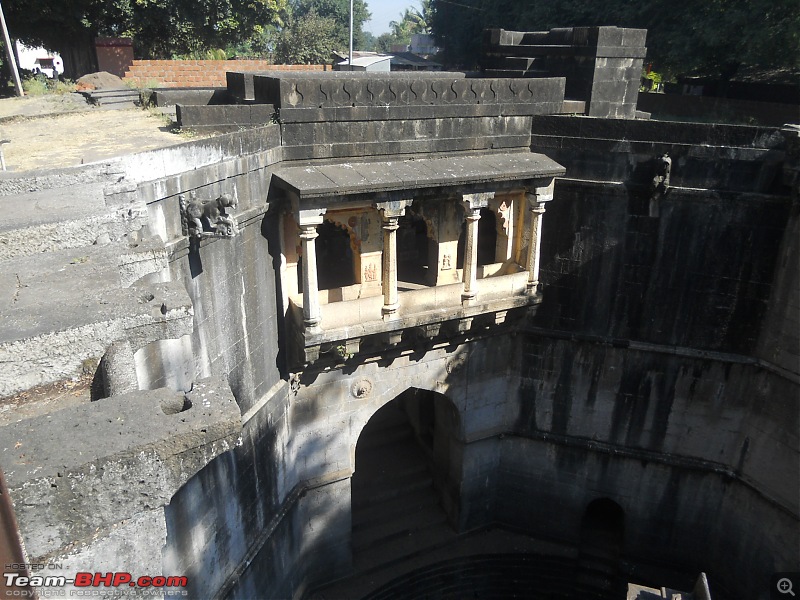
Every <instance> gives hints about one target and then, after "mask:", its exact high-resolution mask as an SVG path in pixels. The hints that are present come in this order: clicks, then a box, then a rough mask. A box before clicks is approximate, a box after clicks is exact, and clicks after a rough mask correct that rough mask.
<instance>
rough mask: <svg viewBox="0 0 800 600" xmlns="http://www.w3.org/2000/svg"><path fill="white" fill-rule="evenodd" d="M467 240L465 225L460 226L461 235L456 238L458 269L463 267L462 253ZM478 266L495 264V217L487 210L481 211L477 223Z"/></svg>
mask: <svg viewBox="0 0 800 600" xmlns="http://www.w3.org/2000/svg"><path fill="white" fill-rule="evenodd" d="M466 240H467V224H466V222H465V223H462V224H461V234H460V235H459V237H458V253H457V258H456V260H457V261H458V267H459V268H461V267H463V266H464V251H465V248H466ZM477 254H478V266H479V267H482V266H484V265H491V264H494V262H495V256H496V254H497V217H495V214H494V213H493V212H492V211H491V210H489V209H488V208H482V209H481V218H480V220H479V221H478V252H477Z"/></svg>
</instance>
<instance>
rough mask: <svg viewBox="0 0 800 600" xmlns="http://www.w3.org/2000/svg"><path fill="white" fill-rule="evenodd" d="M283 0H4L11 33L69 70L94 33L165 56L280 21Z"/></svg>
mask: <svg viewBox="0 0 800 600" xmlns="http://www.w3.org/2000/svg"><path fill="white" fill-rule="evenodd" d="M287 2H288V0H191V1H190V0H166V1H164V0H24V1H23V0H6V2H5V3H4V6H3V8H4V9H5V13H6V19H7V21H8V26H9V30H10V31H11V35H12V36H13V37H15V38H19V39H20V40H22V41H23V42H25V43H26V44H29V45H42V46H45V47H46V48H49V49H51V50H55V51H57V52H59V53H61V54H62V56H63V58H64V63H65V69H67V70H68V71H70V73H69V74H70V75H73V76H74V75H76V74H81V73H80V71H81V70H83V69H85V68H86V67H87V64H88V63H90V62H91V60H89V59H87V56H90V55H91V49H92V43H93V40H94V38H95V37H96V36H106V35H107V36H129V37H132V38H133V40H134V48H135V51H136V54H137V56H139V57H142V58H169V57H170V56H172V55H174V54H187V53H191V52H199V51H204V50H208V49H212V48H225V47H227V46H229V45H231V44H236V43H238V42H240V41H242V40H246V39H249V38H251V37H252V36H253V35H254V34H256V33H257V31H258V28H259V27H266V26H268V25H270V24H278V25H280V24H282V20H283V18H284V17H285V16H286V13H287V9H288V4H287ZM90 68H91V67H90Z"/></svg>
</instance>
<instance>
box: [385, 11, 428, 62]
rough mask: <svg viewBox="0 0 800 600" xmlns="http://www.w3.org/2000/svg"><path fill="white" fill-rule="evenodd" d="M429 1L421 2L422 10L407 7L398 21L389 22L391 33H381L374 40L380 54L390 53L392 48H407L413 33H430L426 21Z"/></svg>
mask: <svg viewBox="0 0 800 600" xmlns="http://www.w3.org/2000/svg"><path fill="white" fill-rule="evenodd" d="M430 6H431V2H430V0H422V10H417V9H416V8H413V7H409V8H406V9H405V10H404V11H403V12H402V13H400V20H399V21H391V22H390V23H389V27H391V29H392V30H391V32H389V33H383V34H381V35H380V36H378V39H377V40H376V42H375V44H376V48H377V50H378V51H380V52H390V51H391V48H392V46H397V45H403V46H407V45H408V44H410V43H411V36H412V35H413V34H415V33H430V27H429V25H428V19H429V18H430V11H431V8H430Z"/></svg>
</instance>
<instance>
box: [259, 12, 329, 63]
mask: <svg viewBox="0 0 800 600" xmlns="http://www.w3.org/2000/svg"><path fill="white" fill-rule="evenodd" d="M335 32H336V22H335V21H334V20H333V19H331V18H328V17H321V16H319V15H318V14H317V13H316V12H315V11H314V10H311V11H310V12H308V13H307V14H305V15H303V16H300V17H297V16H293V17H291V18H290V19H289V22H288V23H287V25H286V27H284V28H283V30H282V31H281V32H280V33H279V34H278V36H277V39H276V42H275V55H274V60H275V62H276V63H280V64H290V65H318V64H322V63H328V62H330V59H331V52H333V51H334V49H335V48H336V37H335Z"/></svg>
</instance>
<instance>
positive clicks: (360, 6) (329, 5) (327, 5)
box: [292, 0, 371, 51]
mask: <svg viewBox="0 0 800 600" xmlns="http://www.w3.org/2000/svg"><path fill="white" fill-rule="evenodd" d="M312 10H313V11H314V12H315V13H316V14H317V15H319V16H320V17H324V18H328V19H333V21H334V24H335V29H334V39H335V40H336V45H335V48H334V49H335V50H340V51H344V50H346V49H348V48H349V46H350V0H294V1H293V4H292V12H293V13H294V15H295V16H296V17H303V16H306V15H308V14H309V13H310V12H311V11H312ZM370 16H371V15H370V13H369V11H368V10H367V3H366V2H365V1H364V0H353V48H362V47H364V44H365V43H366V38H365V36H364V23H366V22H367V21H369V19H370Z"/></svg>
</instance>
